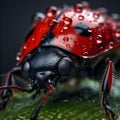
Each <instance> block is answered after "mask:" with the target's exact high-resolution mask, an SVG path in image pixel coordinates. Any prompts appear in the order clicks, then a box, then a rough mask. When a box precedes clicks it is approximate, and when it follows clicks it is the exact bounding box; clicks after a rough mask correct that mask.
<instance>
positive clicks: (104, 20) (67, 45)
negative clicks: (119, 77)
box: [0, 2, 120, 120]
mask: <svg viewBox="0 0 120 120" xmlns="http://www.w3.org/2000/svg"><path fill="white" fill-rule="evenodd" d="M117 18H118V17H117V15H113V17H109V16H108V15H107V14H106V11H105V9H98V10H92V9H91V8H90V6H89V4H88V3H87V2H82V3H79V4H76V5H74V7H73V6H65V7H64V8H56V7H54V6H52V7H50V8H48V9H47V10H46V15H44V14H42V13H36V14H35V15H34V16H33V25H32V29H31V31H30V32H29V34H28V35H27V37H26V40H25V41H24V43H23V46H22V47H21V50H20V52H19V53H18V55H17V57H16V59H17V60H18V63H17V65H16V67H15V68H13V69H12V70H10V71H9V72H8V73H7V74H6V75H5V76H4V80H3V86H2V87H0V90H2V96H1V97H2V100H3V102H2V103H1V104H0V109H4V108H5V107H6V105H7V103H8V101H9V98H10V96H11V95H12V92H13V89H15V90H19V91H23V92H28V93H29V92H32V91H36V93H35V94H34V95H33V99H35V98H36V96H37V95H38V94H40V92H41V90H43V91H44V96H43V98H42V99H41V102H40V105H39V106H38V107H37V108H36V109H35V111H34V112H33V114H32V116H31V118H30V119H31V120H35V119H37V115H38V113H39V111H40V109H41V108H42V107H43V106H44V105H45V103H46V101H47V98H48V96H50V95H52V94H53V93H54V92H55V88H56V85H57V83H58V82H60V81H66V80H68V79H70V78H72V77H74V78H76V79H79V77H80V71H82V70H83V69H84V68H83V65H82V60H83V59H85V60H86V61H87V60H88V61H89V60H90V59H94V58H95V57H97V56H100V55H101V54H103V53H104V52H107V51H109V50H110V49H112V48H115V47H116V46H120V23H119V21H118V20H117ZM112 71H113V63H112V61H111V60H110V59H109V58H107V59H106V69H105V72H104V76H103V80H102V88H101V91H102V105H103V108H104V109H105V112H106V115H107V117H108V118H109V119H113V120H114V119H116V118H117V116H116V115H115V113H114V112H113V111H112V110H111V108H110V104H109V101H108V99H107V95H109V93H110V90H111V85H112ZM16 75H19V76H20V77H19V78H17V79H16V78H15V76H16ZM18 79H19V80H22V81H24V82H26V81H27V82H28V83H30V84H31V89H29V90H28V89H25V88H23V87H21V86H19V84H17V82H18V81H19V80H18ZM13 83H16V85H13Z"/></svg>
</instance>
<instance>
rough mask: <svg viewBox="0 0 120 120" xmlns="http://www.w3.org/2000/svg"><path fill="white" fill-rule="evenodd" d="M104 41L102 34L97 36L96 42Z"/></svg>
mask: <svg viewBox="0 0 120 120" xmlns="http://www.w3.org/2000/svg"><path fill="white" fill-rule="evenodd" d="M102 42H103V38H102V35H98V36H97V38H96V43H97V44H101V43H102Z"/></svg>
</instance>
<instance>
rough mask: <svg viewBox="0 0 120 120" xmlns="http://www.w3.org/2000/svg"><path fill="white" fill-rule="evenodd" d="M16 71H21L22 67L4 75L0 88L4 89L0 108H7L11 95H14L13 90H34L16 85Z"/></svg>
mask: <svg viewBox="0 0 120 120" xmlns="http://www.w3.org/2000/svg"><path fill="white" fill-rule="evenodd" d="M16 71H17V72H18V71H20V69H19V68H14V69H12V70H11V71H9V72H8V73H7V74H6V75H5V76H4V80H3V83H2V87H0V90H1V91H2V93H1V98H2V102H1V103H0V110H4V109H5V108H6V106H7V103H8V101H9V98H10V96H12V94H13V90H17V91H22V92H31V91H33V90H32V89H30V90H27V89H24V88H21V87H18V86H16V85H14V84H15V80H14V73H15V72H16Z"/></svg>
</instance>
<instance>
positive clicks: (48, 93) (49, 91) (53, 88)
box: [30, 85, 55, 120]
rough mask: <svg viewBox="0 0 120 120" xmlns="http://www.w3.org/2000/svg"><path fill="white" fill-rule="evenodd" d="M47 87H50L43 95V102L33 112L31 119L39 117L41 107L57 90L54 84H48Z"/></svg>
mask: <svg viewBox="0 0 120 120" xmlns="http://www.w3.org/2000/svg"><path fill="white" fill-rule="evenodd" d="M47 87H48V91H47V92H46V94H45V95H44V96H43V97H42V99H41V104H40V105H39V106H38V107H37V108H36V109H35V111H34V112H33V114H32V116H31V118H30V120H36V119H37V115H38V113H39V111H40V109H41V108H42V107H43V106H44V105H45V103H46V101H47V99H48V97H49V96H51V95H52V94H53V93H54V92H55V87H54V86H53V85H48V86H47Z"/></svg>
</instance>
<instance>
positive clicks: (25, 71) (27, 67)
mask: <svg viewBox="0 0 120 120" xmlns="http://www.w3.org/2000/svg"><path fill="white" fill-rule="evenodd" d="M22 74H23V76H24V77H25V78H29V77H30V63H29V62H25V63H24V64H23V66H22Z"/></svg>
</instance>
